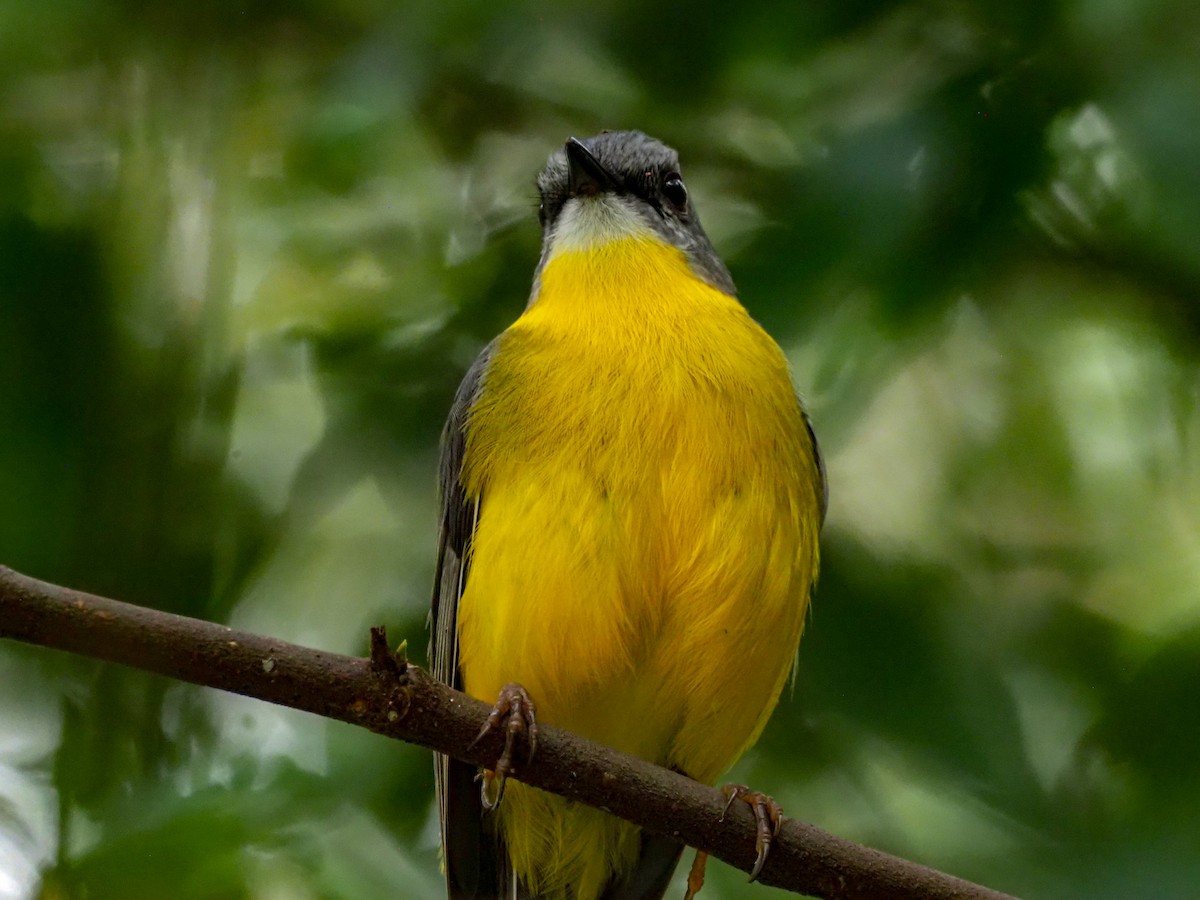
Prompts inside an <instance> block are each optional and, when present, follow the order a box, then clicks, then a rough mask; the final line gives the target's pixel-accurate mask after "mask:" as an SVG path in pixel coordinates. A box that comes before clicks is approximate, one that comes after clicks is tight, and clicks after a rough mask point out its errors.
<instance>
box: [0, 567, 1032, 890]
mask: <svg viewBox="0 0 1200 900" xmlns="http://www.w3.org/2000/svg"><path fill="white" fill-rule="evenodd" d="M0 637H9V638H15V639H16V640H20V641H25V642H28V643H31V644H39V645H42V646H45V647H51V648H55V649H58V650H66V651H68V652H70V653H75V654H79V655H82V656H90V657H94V658H96V659H102V660H107V661H109V662H115V663H121V664H123V665H127V666H132V667H134V668H137V669H143V670H145V671H148V672H155V673H157V674H159V675H164V676H166V677H168V678H174V679H178V680H181V681H188V682H192V683H193V684H201V685H205V686H207V687H214V688H220V689H221V690H225V691H232V692H234V693H237V694H244V695H245V696H247V697H255V698H257V699H259V700H267V701H269V702H271V703H277V704H279V705H281V706H289V707H291V708H293V709H301V710H305V711H307V712H311V713H316V714H317V715H319V716H324V717H326V718H329V719H338V720H339V721H342V722H349V723H350V724H352V725H358V726H360V727H362V728H368V729H370V730H371V731H374V732H377V733H379V734H382V735H385V736H387V737H391V738H397V739H399V740H403V741H408V742H409V743H413V744H420V745H421V746H423V747H428V748H429V749H431V750H437V751H439V752H441V753H446V754H448V755H450V756H454V757H457V758H458V759H462V760H466V761H467V762H470V763H474V764H476V765H480V766H491V765H493V764H494V763H495V760H496V758H497V757H498V756H499V753H500V750H501V746H502V744H503V741H504V738H503V735H502V734H493V735H489V736H488V738H486V739H484V740H482V741H480V742H479V744H477V745H476V746H475V747H473V748H472V747H470V746H469V745H470V744H471V741H472V740H473V739H474V738H475V735H476V734H478V733H479V729H480V727H481V726H482V725H483V722H484V719H485V718H486V717H487V714H488V712H489V707H488V706H487V704H485V703H482V702H480V701H479V700H475V699H473V698H471V697H468V696H467V695H466V694H462V693H459V692H458V691H455V690H452V689H451V688H449V687H447V686H446V685H443V684H440V683H438V682H436V681H434V680H433V679H432V678H430V677H429V676H428V675H426V674H425V673H424V672H423V671H422V670H420V669H418V668H417V667H416V666H412V665H408V664H407V663H406V662H405V661H404V660H398V659H396V658H395V657H394V656H392V654H391V653H390V652H389V651H388V650H387V645H386V639H385V638H384V637H383V635H382V633H381V632H378V631H376V632H374V634H373V640H372V645H373V646H372V657H371V659H359V658H356V657H350V656H341V655H339V654H336V653H326V652H324V651H321V650H312V649H309V648H307V647H300V646H298V645H296V644H289V643H287V642H286V641H279V640H274V639H272V638H268V637H263V636H261V635H256V634H249V633H247V632H243V631H234V630H233V629H232V628H226V627H225V626H223V625H215V624H213V623H211V622H204V621H201V620H199V619H190V618H187V617H185V616H177V615H172V614H171V613H165V612H159V611H157V610H152V609H146V608H144V607H139V606H132V605H130V604H128V603H121V602H118V601H116V600H108V599H106V598H104V597H97V596H95V595H92V594H85V593H82V592H80V591H75V590H71V589H69V588H64V587H59V586H57V585H53V584H47V583H45V582H42V581H37V580H36V579H33V578H29V577H28V576H25V575H21V574H20V573H18V572H14V571H13V570H11V569H8V568H5V567H3V566H0ZM519 777H520V779H521V780H522V781H524V782H526V783H527V784H531V785H534V786H535V787H539V788H542V789H543V790H547V791H552V792H553V793H556V794H560V795H562V796H564V797H568V798H570V799H572V800H578V801H580V802H582V803H586V804H588V805H590V806H595V807H598V808H600V809H605V810H607V811H609V812H611V813H613V814H614V815H617V816H620V817H621V818H623V819H627V820H629V821H630V822H633V823H635V824H637V825H640V826H642V827H643V828H648V829H650V830H651V831H655V832H658V833H660V834H666V835H669V836H671V837H672V838H676V839H678V840H680V841H682V842H683V843H685V844H687V845H689V846H691V847H696V848H698V849H700V850H704V851H707V852H708V853H710V854H711V855H713V856H716V857H718V858H720V859H722V860H724V861H726V862H728V863H729V864H730V865H732V866H736V867H737V868H739V869H742V870H743V871H749V869H750V867H751V866H752V865H753V862H754V858H755V849H754V834H755V829H754V822H753V818H752V814H751V812H750V810H749V808H748V807H746V806H745V805H744V804H740V803H738V804H734V805H733V807H732V808H731V809H730V811H729V814H728V815H725V816H722V810H723V809H724V808H725V803H726V800H725V796H724V795H723V794H722V793H721V792H720V791H718V790H716V789H715V788H711V787H707V786H705V785H702V784H700V783H699V782H696V781H693V780H692V779H690V778H687V777H685V776H683V775H679V774H677V773H675V772H671V771H669V770H667V769H664V768H660V767H659V766H655V765H653V764H652V763H649V762H646V761H645V760H642V759H638V758H636V757H633V756H629V755H627V754H624V753H618V752H616V751H614V750H610V749H608V748H606V747H603V746H601V745H599V744H595V743H592V742H591V741H588V740H585V739H583V738H581V737H578V736H576V735H574V734H571V733H569V732H566V731H562V730H560V729H557V728H554V727H552V726H548V725H540V726H539V730H538V749H537V761H536V765H534V766H532V767H530V768H529V769H528V770H527V771H523V772H521V773H520V775H519ZM760 880H761V881H762V882H763V883H764V884H770V885H775V886H776V887H782V888H787V889H788V890H792V891H796V892H798V893H804V894H811V895H813V896H816V897H825V898H830V900H835V898H837V900H840V898H855V900H875V898H888V900H905V898H912V900H918V898H919V900H942V898H945V900H950V898H954V900H1005V898H1006V897H1007V895H1005V894H1001V893H999V892H997V891H992V890H989V889H987V888H984V887H980V886H979V885H975V884H971V883H970V882H966V881H962V880H960V879H958V878H954V877H952V876H950V875H946V874H944V873H942V872H938V871H936V870H934V869H929V868H926V867H925V866H920V865H917V864H916V863H912V862H908V861H907V860H903V859H900V858H898V857H895V856H889V855H888V854H886V853H881V852H879V851H878V850H872V849H871V848H869V847H864V846H862V845H861V844H856V843H854V842H852V841H847V840H843V839H842V838H838V837H835V836H834V835H831V834H829V833H828V832H825V831H822V830H821V829H819V828H816V827H814V826H812V825H806V824H804V823H802V822H797V821H796V820H794V819H787V820H786V821H785V822H784V826H783V830H782V832H781V833H780V836H779V838H778V841H777V843H776V844H775V845H774V846H773V847H772V849H771V854H770V856H769V858H768V860H767V863H766V866H765V867H764V869H763V872H762V875H761V877H760ZM1008 900H1012V898H1008Z"/></svg>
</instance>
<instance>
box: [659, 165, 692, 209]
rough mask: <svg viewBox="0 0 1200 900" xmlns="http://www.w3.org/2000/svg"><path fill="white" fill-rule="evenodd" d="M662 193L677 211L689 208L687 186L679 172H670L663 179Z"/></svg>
mask: <svg viewBox="0 0 1200 900" xmlns="http://www.w3.org/2000/svg"><path fill="white" fill-rule="evenodd" d="M662 193H663V196H664V197H666V198H667V200H668V201H669V202H670V204H671V205H672V206H673V207H675V209H676V210H677V211H679V212H683V210H684V209H686V208H687V199H688V194H687V188H686V187H684V186H683V179H682V178H680V177H679V173H678V172H670V173H668V174H667V177H666V178H664V179H663V185H662Z"/></svg>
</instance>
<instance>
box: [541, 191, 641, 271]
mask: <svg viewBox="0 0 1200 900" xmlns="http://www.w3.org/2000/svg"><path fill="white" fill-rule="evenodd" d="M635 202H636V201H634V200H631V199H628V198H626V197H621V196H619V195H617V194H601V195H599V196H597V197H572V198H571V199H570V200H568V201H567V202H566V204H564V205H563V208H562V211H561V212H560V213H559V214H558V220H557V221H556V222H555V223H554V238H553V240H552V241H551V244H550V256H551V257H553V256H555V255H557V254H559V253H562V252H564V251H568V250H594V249H595V248H596V247H599V246H601V245H602V244H607V243H609V242H611V241H617V240H621V239H623V238H632V237H650V236H652V235H653V232H652V231H651V230H650V227H649V226H648V225H647V224H646V223H645V221H643V219H642V217H641V215H640V214H639V213H638V210H637V207H636V206H634V203H635Z"/></svg>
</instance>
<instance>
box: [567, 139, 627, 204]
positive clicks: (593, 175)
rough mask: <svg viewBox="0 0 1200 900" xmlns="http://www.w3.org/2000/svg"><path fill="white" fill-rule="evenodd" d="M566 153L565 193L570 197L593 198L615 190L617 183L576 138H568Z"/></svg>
mask: <svg viewBox="0 0 1200 900" xmlns="http://www.w3.org/2000/svg"><path fill="white" fill-rule="evenodd" d="M565 149H566V151H567V193H568V194H569V195H570V196H572V197H594V196H595V195H597V194H603V193H606V192H608V193H612V192H615V191H616V190H617V183H616V181H614V180H613V177H612V175H610V174H609V173H608V170H607V169H605V168H604V166H602V165H600V161H599V160H598V159H596V157H594V156H592V151H590V150H589V149H588V148H587V147H585V146H583V143H582V142H581V141H579V140H578V139H576V138H568V139H567V144H566V148H565Z"/></svg>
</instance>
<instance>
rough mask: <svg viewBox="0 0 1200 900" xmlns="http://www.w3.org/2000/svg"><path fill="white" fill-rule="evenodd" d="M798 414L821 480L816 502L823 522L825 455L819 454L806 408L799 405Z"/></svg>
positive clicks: (826, 503) (826, 486)
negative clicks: (802, 421)
mask: <svg viewBox="0 0 1200 900" xmlns="http://www.w3.org/2000/svg"><path fill="white" fill-rule="evenodd" d="M800 414H801V415H802V416H804V427H805V428H807V429H808V439H809V440H810V441H811V442H812V452H813V462H814V463H816V465H817V477H818V478H820V480H821V488H820V491H819V493H818V494H817V502H818V503H820V505H821V524H822V525H824V524H825V513H826V512H827V511H828V509H829V478H828V477H827V476H826V474H825V457H823V456H822V455H821V445H820V444H818V443H817V433H816V432H815V431H813V424H812V419H810V418H809V417H808V410H806V409H805V408H804V406H803V405H801V406H800Z"/></svg>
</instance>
